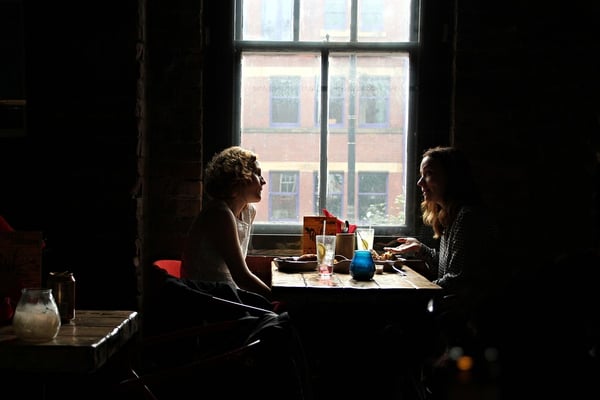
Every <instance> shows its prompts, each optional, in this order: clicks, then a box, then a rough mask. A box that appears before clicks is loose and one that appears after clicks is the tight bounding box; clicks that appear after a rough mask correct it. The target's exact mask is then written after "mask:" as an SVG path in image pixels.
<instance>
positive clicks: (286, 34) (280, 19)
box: [245, 0, 294, 40]
mask: <svg viewBox="0 0 600 400" xmlns="http://www.w3.org/2000/svg"><path fill="white" fill-rule="evenodd" d="M245 3H250V2H245ZM293 10H294V0H263V1H262V13H261V15H262V19H261V25H260V26H261V31H262V38H263V40H292V35H291V30H290V27H291V26H292V21H293V20H292V18H293V14H294V13H293Z"/></svg>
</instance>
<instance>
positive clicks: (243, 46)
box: [232, 0, 423, 237]
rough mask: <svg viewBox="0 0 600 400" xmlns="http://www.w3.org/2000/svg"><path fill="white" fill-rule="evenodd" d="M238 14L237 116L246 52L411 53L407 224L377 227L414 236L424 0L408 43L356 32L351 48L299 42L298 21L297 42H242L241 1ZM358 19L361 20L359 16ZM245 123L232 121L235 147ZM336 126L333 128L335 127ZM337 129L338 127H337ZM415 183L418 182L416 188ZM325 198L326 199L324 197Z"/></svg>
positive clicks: (264, 227)
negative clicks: (362, 38)
mask: <svg viewBox="0 0 600 400" xmlns="http://www.w3.org/2000/svg"><path fill="white" fill-rule="evenodd" d="M234 3H235V7H234V9H235V10H236V12H234V13H233V14H236V18H235V20H234V21H233V22H232V24H233V26H234V34H233V54H234V63H233V68H234V71H233V72H234V80H233V82H234V88H233V89H234V90H233V92H234V94H233V99H234V102H233V105H232V111H233V115H240V114H239V113H240V110H241V100H240V97H239V95H238V94H239V93H241V87H240V86H241V82H240V77H241V65H240V59H241V55H242V53H243V52H244V51H255V50H259V51H274V52H294V51H296V50H300V51H319V52H320V53H321V57H322V58H324V57H328V56H329V55H330V54H331V53H334V52H336V51H339V52H345V51H347V50H348V48H351V49H352V51H354V52H357V53H359V52H364V53H369V52H373V53H379V52H407V53H409V54H410V66H409V70H410V71H411V72H410V73H411V87H410V90H409V98H408V103H409V105H408V110H409V114H410V115H409V122H408V132H409V134H408V137H407V145H406V146H407V148H406V165H405V167H406V182H407V187H406V188H405V191H406V200H405V201H406V202H407V208H406V215H405V223H404V224H403V225H397V226H379V227H376V235H377V236H390V237H391V236H397V235H402V234H412V233H414V232H415V231H416V230H417V226H416V224H417V218H416V217H417V214H418V213H416V212H412V211H411V210H418V202H419V199H417V190H416V189H417V186H416V177H417V173H418V171H417V169H418V165H416V162H417V159H418V157H419V154H418V153H417V151H418V150H417V148H421V147H422V146H419V143H418V141H417V139H416V137H417V118H418V114H419V111H418V109H417V105H418V97H419V93H418V86H419V83H418V82H419V78H420V77H419V75H420V74H419V60H420V59H421V57H422V55H421V52H422V49H421V47H422V43H421V40H422V38H421V26H422V24H423V22H422V20H423V15H422V13H423V11H422V3H423V0H414V1H412V10H411V15H412V18H413V22H412V24H411V26H412V29H411V32H410V36H411V39H410V41H407V42H394V43H390V42H357V41H356V32H355V33H354V34H353V37H354V41H352V38H351V41H352V42H351V43H350V44H349V45H348V44H347V43H342V44H338V43H326V44H324V43H322V42H298V41H297V40H298V21H297V20H294V24H295V26H294V36H295V37H294V40H292V41H289V42H286V41H283V42H282V41H256V40H246V41H243V42H242V41H241V40H240V38H241V36H242V30H241V29H242V24H241V0H234ZM298 4H299V3H298V2H297V1H296V2H295V8H296V9H297V8H298V7H299V5H298ZM355 18H357V17H356V16H355ZM240 124H241V121H240V120H239V118H234V119H233V121H232V131H233V133H232V144H239V143H240V135H241V127H240ZM331 127H332V126H330V128H331ZM333 128H335V126H333ZM411 183H415V184H414V185H413V184H411ZM321 197H323V196H321ZM301 230H302V226H301V224H300V226H298V225H296V224H292V225H286V224H276V225H269V224H255V226H254V234H258V235H272V234H274V235H282V234H286V235H287V234H289V235H298V234H301Z"/></svg>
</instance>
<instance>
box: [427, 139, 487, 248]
mask: <svg viewBox="0 0 600 400" xmlns="http://www.w3.org/2000/svg"><path fill="white" fill-rule="evenodd" d="M425 157H429V158H430V159H431V160H432V161H434V162H436V163H437V164H438V166H439V167H440V168H441V169H442V170H443V171H444V173H445V176H446V187H445V192H444V193H442V199H443V200H444V204H445V207H444V208H442V207H441V206H440V205H439V204H438V203H436V202H434V201H426V200H423V201H422V202H421V212H422V214H423V223H424V224H425V225H429V226H431V227H432V228H433V237H434V239H437V238H439V237H440V236H441V235H442V234H443V232H444V229H445V228H447V227H449V226H450V225H451V224H452V222H453V221H454V220H455V219H456V216H457V214H458V212H459V211H460V208H461V207H462V206H465V205H479V204H481V194H480V192H479V187H478V186H477V183H476V182H475V179H474V178H473V173H472V170H471V165H470V163H469V160H468V159H467V157H466V156H465V155H464V154H463V153H462V152H461V151H460V150H458V149H457V148H455V147H442V146H437V147H433V148H430V149H428V150H426V151H425V152H424V153H423V157H422V159H423V158H425Z"/></svg>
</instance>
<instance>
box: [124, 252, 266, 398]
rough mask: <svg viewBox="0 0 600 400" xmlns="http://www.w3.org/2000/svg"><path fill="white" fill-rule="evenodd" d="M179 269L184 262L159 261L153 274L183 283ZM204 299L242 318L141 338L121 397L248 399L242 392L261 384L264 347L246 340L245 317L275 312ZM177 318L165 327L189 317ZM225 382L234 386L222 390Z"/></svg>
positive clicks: (153, 332) (212, 297)
mask: <svg viewBox="0 0 600 400" xmlns="http://www.w3.org/2000/svg"><path fill="white" fill-rule="evenodd" d="M180 265H181V262H180V261H179V260H157V261H156V262H154V263H153V268H158V269H160V270H161V272H163V271H164V272H166V273H168V274H169V275H170V276H173V277H176V278H178V277H179V267H180ZM195 294H196V295H197V293H195ZM168 295H169V293H168V292H165V293H158V297H160V296H168ZM205 296H206V303H207V304H210V305H211V306H214V307H217V308H219V307H220V309H226V310H233V311H234V312H238V313H239V315H241V316H242V317H241V318H232V319H228V320H219V321H215V322H207V323H203V324H199V325H198V326H192V327H184V328H179V327H176V328H175V329H165V330H164V331H156V330H152V331H151V333H150V334H145V335H142V337H141V338H140V340H139V345H138V348H137V351H136V352H135V353H136V354H135V356H133V357H132V362H131V365H130V368H129V376H127V377H126V378H125V379H123V380H121V381H120V382H119V385H118V386H119V388H118V391H119V392H120V393H121V394H123V395H126V396H127V397H128V398H129V399H137V398H139V399H150V400H159V399H171V398H178V397H183V396H184V395H186V396H189V393H194V392H198V393H199V394H203V395H207V396H208V397H210V398H212V396H213V395H218V396H220V397H222V396H225V397H228V396H229V395H243V390H244V389H243V388H244V387H247V385H249V384H251V383H252V382H251V380H254V379H256V378H258V377H256V376H254V374H255V373H256V370H255V369H254V364H255V360H256V357H257V356H258V355H259V353H260V346H261V341H260V339H257V340H253V341H250V342H247V341H245V340H244V337H245V332H247V331H248V325H247V324H246V322H247V321H246V319H245V318H244V317H243V316H244V315H246V316H260V315H263V314H265V313H270V311H269V310H266V309H261V308H257V307H252V306H248V305H245V304H242V303H238V302H235V301H231V300H228V299H224V298H220V297H217V296H212V295H210V294H205ZM165 300H166V299H165ZM169 307H171V306H169ZM159 312H161V311H159ZM173 314H174V315H175V316H174V317H173V316H172V315H169V316H167V315H165V321H166V322H165V325H170V324H171V322H173V321H174V319H175V318H178V319H182V318H184V317H185V314H181V313H180V314H177V313H176V312H174V313H173ZM154 318H155V319H156V316H155V317H154ZM223 380H225V381H231V382H232V384H231V385H223V386H220V384H219V382H223Z"/></svg>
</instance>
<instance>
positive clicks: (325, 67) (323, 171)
mask: <svg viewBox="0 0 600 400" xmlns="http://www.w3.org/2000/svg"><path fill="white" fill-rule="evenodd" d="M328 82H329V50H328V49H323V50H322V51H321V128H320V132H321V148H320V157H319V208H318V209H319V210H322V209H324V208H326V206H327V204H326V203H327V182H328V179H327V139H328V136H329V90H328V86H329V85H328Z"/></svg>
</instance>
